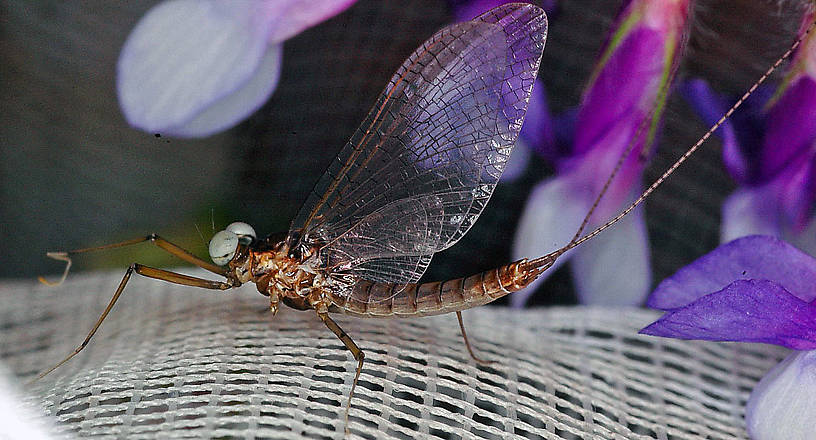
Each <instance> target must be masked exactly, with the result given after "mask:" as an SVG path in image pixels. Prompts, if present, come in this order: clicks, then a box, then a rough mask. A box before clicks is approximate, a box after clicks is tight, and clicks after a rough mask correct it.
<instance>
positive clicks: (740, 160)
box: [679, 79, 749, 183]
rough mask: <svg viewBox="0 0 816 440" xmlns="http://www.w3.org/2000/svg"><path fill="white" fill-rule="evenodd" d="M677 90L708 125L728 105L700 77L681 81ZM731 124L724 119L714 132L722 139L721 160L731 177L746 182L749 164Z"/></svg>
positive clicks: (713, 122)
mask: <svg viewBox="0 0 816 440" xmlns="http://www.w3.org/2000/svg"><path fill="white" fill-rule="evenodd" d="M679 91H680V93H681V94H682V95H683V97H684V98H685V99H686V101H688V102H689V104H691V106H692V107H693V108H694V111H696V112H697V114H698V115H699V116H700V118H701V119H702V120H703V122H705V124H706V125H709V126H711V125H714V124H715V123H716V122H717V121H718V120H719V119H720V118H721V117H722V116H723V115H724V114H725V112H726V110H728V107H730V105H729V104H728V103H727V102H726V100H725V99H724V98H722V97H721V96H719V95H718V94H717V93H715V92H714V90H712V89H711V87H709V85H708V83H707V82H706V81H705V80H702V79H693V80H689V81H685V82H683V83H682V84H681V85H680V90H679ZM732 124H733V123H732V121H731V120H730V119H729V120H726V121H725V122H724V123H723V124H722V125H721V126H720V128H719V129H718V130H717V131H715V132H714V134H715V135H718V136H720V137H721V138H722V140H723V161H724V162H725V167H726V169H727V170H728V172H729V173H730V174H731V177H733V178H734V180H736V181H738V182H740V183H746V182H748V175H749V164H748V163H747V159H746V158H745V157H744V156H743V154H742V151H741V148H740V144H739V141H738V140H737V135H736V134H735V133H734V127H733V125H732Z"/></svg>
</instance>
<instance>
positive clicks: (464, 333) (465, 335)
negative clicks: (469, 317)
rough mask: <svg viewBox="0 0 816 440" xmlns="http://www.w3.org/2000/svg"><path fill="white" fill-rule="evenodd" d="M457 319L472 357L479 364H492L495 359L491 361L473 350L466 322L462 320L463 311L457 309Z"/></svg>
mask: <svg viewBox="0 0 816 440" xmlns="http://www.w3.org/2000/svg"><path fill="white" fill-rule="evenodd" d="M456 319H458V320H459V329H460V330H462V338H463V339H464V340H465V347H467V351H468V353H470V357H471V358H473V360H474V361H476V363H477V364H482V365H490V364H492V363H493V361H489V360H487V359H482V358H480V357H478V356H476V353H474V352H473V348H472V347H471V346H470V341H469V340H468V337H467V332H466V331H465V322H464V321H463V320H462V312H461V311H456Z"/></svg>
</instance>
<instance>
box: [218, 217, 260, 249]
mask: <svg viewBox="0 0 816 440" xmlns="http://www.w3.org/2000/svg"><path fill="white" fill-rule="evenodd" d="M226 230H227V231H228V232H232V233H233V234H235V235H237V236H238V240H239V241H240V242H241V243H243V244H250V243H252V242H253V241H254V240H255V239H256V238H258V236H257V235H255V230H254V229H252V226H249V225H248V224H246V223H244V222H234V223H230V225H229V226H227V229H226Z"/></svg>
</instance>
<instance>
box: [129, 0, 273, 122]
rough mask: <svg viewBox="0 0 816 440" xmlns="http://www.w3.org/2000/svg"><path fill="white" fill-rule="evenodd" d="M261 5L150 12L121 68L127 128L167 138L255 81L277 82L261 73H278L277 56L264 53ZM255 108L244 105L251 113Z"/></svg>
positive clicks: (265, 24)
mask: <svg viewBox="0 0 816 440" xmlns="http://www.w3.org/2000/svg"><path fill="white" fill-rule="evenodd" d="M264 5H265V3H263V2H257V1H253V2H242V3H238V4H236V5H233V4H232V3H229V4H226V3H222V2H218V1H213V0H211V1H199V0H173V1H167V2H163V3H160V4H158V5H157V6H155V7H154V8H153V9H151V10H150V11H149V12H148V13H147V14H146V15H145V16H144V17H142V19H141V20H140V21H139V23H138V24H137V25H136V27H135V28H134V29H133V32H131V34H130V36H129V37H128V39H127V41H126V42H125V45H124V47H123V48H122V52H121V54H120V56H119V62H118V65H117V92H118V95H119V103H120V106H121V108H122V112H123V113H124V114H125V118H126V119H127V120H128V122H129V123H130V124H131V125H133V126H134V127H137V128H140V129H143V130H145V131H148V132H157V133H165V132H169V131H170V130H172V129H173V128H177V127H183V126H184V125H185V124H188V123H190V122H191V121H193V120H194V119H195V118H196V117H197V116H198V115H199V114H201V113H202V112H204V111H205V110H207V109H208V107H209V106H211V105H213V104H214V103H216V102H218V101H220V100H222V99H224V98H225V97H226V96H228V95H231V94H233V93H235V92H237V91H239V90H241V89H242V88H244V87H245V86H246V85H247V83H248V82H250V80H251V79H252V78H253V77H258V78H265V79H267V80H272V79H274V78H276V77H277V74H269V73H266V74H263V73H259V68H261V67H262V66H263V67H264V68H265V69H267V70H268V71H271V72H276V71H277V70H278V69H279V66H276V65H275V64H276V63H277V62H279V55H275V54H274V53H271V54H270V52H269V51H267V37H268V35H269V32H270V20H269V17H268V16H267V15H266V10H265V8H264ZM273 51H274V50H273ZM265 55H266V56H265ZM275 60H278V61H275ZM274 85H275V84H274V82H273V83H272V84H267V87H266V88H274ZM262 98H263V99H265V97H264V96H262ZM257 106H258V103H257V102H254V101H251V102H248V103H247V107H248V108H250V109H254V108H256V107H257ZM249 111H250V110H247V111H245V112H244V113H247V114H248V113H249ZM233 113H234V112H233ZM230 116H231V117H232V119H235V116H234V114H232V115H230ZM234 122H235V121H234V120H233V121H230V123H234ZM222 125H223V124H222Z"/></svg>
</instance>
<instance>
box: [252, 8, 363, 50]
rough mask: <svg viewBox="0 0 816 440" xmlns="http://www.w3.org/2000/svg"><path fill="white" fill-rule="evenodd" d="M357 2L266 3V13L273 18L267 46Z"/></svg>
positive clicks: (279, 41) (326, 18)
mask: <svg viewBox="0 0 816 440" xmlns="http://www.w3.org/2000/svg"><path fill="white" fill-rule="evenodd" d="M356 1H357V0H309V1H308V2H304V1H303V0H274V1H266V2H265V3H266V13H267V14H268V16H270V17H273V20H274V21H273V26H272V32H271V33H270V34H269V41H268V43H269V44H276V43H281V42H283V41H284V40H286V39H288V38H291V37H294V36H295V35H297V34H299V33H301V32H303V31H305V30H306V29H308V28H310V27H312V26H314V25H316V24H318V23H320V22H322V21H325V20H328V19H329V18H332V17H334V16H335V15H337V14H339V13H341V12H343V11H345V10H346V9H348V8H349V7H350V6H351V5H353V4H354V2H356Z"/></svg>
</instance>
